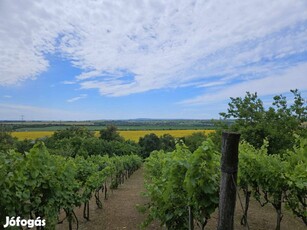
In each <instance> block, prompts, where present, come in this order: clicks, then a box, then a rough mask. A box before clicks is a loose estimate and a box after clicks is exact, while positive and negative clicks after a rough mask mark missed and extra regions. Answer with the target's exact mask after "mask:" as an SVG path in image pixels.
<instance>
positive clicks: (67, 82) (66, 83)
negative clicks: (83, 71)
mask: <svg viewBox="0 0 307 230" xmlns="http://www.w3.org/2000/svg"><path fill="white" fill-rule="evenodd" d="M61 83H62V84H64V85H74V84H76V82H75V81H62V82H61Z"/></svg>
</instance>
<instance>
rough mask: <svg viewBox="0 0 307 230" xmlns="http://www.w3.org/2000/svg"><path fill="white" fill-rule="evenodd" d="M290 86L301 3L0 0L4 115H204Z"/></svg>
mask: <svg viewBox="0 0 307 230" xmlns="http://www.w3.org/2000/svg"><path fill="white" fill-rule="evenodd" d="M290 89H299V91H300V92H301V94H302V96H303V97H304V98H307V1H306V0H271V1H267V0H250V1H241V0H231V1H230V0H199V1H196V0H191V1H190V0H167V1H166V0H164V1H161V0H129V1H128V0H116V1H115V0H101V1H100V0H65V1H63V0H52V1H50V0H39V1H38V0H0V120H21V119H24V120H97V119H134V118H156V119H211V118H218V117H219V112H225V111H227V108H228V105H227V104H228V103H229V101H230V99H229V98H230V97H244V95H245V94H246V92H247V91H249V92H252V93H254V92H257V93H258V95H259V97H260V98H261V99H262V100H263V101H264V103H266V104H269V103H270V102H271V100H272V98H273V96H275V95H279V94H283V95H285V96H287V97H288V98H289V100H290V101H291V94H289V91H290Z"/></svg>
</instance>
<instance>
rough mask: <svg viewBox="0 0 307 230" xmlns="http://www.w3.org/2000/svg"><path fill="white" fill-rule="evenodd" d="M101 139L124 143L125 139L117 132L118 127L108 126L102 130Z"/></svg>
mask: <svg viewBox="0 0 307 230" xmlns="http://www.w3.org/2000/svg"><path fill="white" fill-rule="evenodd" d="M100 139H103V140H106V141H124V138H123V137H122V136H120V134H119V132H117V127H116V126H114V125H108V126H107V128H106V129H103V130H100Z"/></svg>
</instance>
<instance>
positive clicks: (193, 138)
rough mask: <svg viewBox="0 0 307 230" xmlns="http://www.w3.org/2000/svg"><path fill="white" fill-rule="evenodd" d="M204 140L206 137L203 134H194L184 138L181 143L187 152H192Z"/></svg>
mask: <svg viewBox="0 0 307 230" xmlns="http://www.w3.org/2000/svg"><path fill="white" fill-rule="evenodd" d="M206 139H207V137H206V135H205V134H204V133H203V132H195V133H192V134H191V135H189V136H185V137H184V138H183V141H184V143H185V145H186V146H187V147H188V148H189V150H190V151H191V152H194V151H195V150H196V149H198V147H199V146H201V145H202V143H203V142H204V141H205V140H206Z"/></svg>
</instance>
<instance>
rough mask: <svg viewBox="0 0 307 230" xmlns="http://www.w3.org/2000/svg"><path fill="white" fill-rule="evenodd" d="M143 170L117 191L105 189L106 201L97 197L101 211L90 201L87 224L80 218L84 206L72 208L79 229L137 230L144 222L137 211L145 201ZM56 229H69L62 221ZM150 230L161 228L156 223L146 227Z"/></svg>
mask: <svg viewBox="0 0 307 230" xmlns="http://www.w3.org/2000/svg"><path fill="white" fill-rule="evenodd" d="M144 191H145V189H144V175H143V169H142V168H141V169H139V170H137V171H136V172H134V174H132V175H131V177H130V178H128V180H125V182H124V184H121V185H119V188H118V189H116V190H113V192H111V190H110V189H109V190H108V199H107V200H104V196H103V195H102V194H100V196H101V197H100V199H101V201H102V204H103V208H102V209H99V208H98V207H97V205H96V203H95V199H93V198H92V199H91V201H90V208H89V209H90V221H86V220H85V219H84V218H83V205H82V207H81V208H77V209H75V212H76V215H77V217H78V220H79V230H119V229H125V230H137V229H140V224H141V223H142V221H144V220H145V218H146V217H145V215H144V214H142V213H140V212H139V211H138V210H137V208H136V207H137V206H138V205H144V204H146V203H147V202H148V200H147V199H146V198H145V197H143V196H142V195H141V193H142V192H144ZM56 229H57V230H62V229H63V230H64V229H65V230H66V229H68V224H67V222H66V221H65V222H64V223H63V224H60V225H57V228H56ZM73 229H76V225H75V224H73ZM146 229H151V230H156V229H161V227H160V226H159V224H158V223H153V224H151V225H150V226H149V227H148V228H146Z"/></svg>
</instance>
